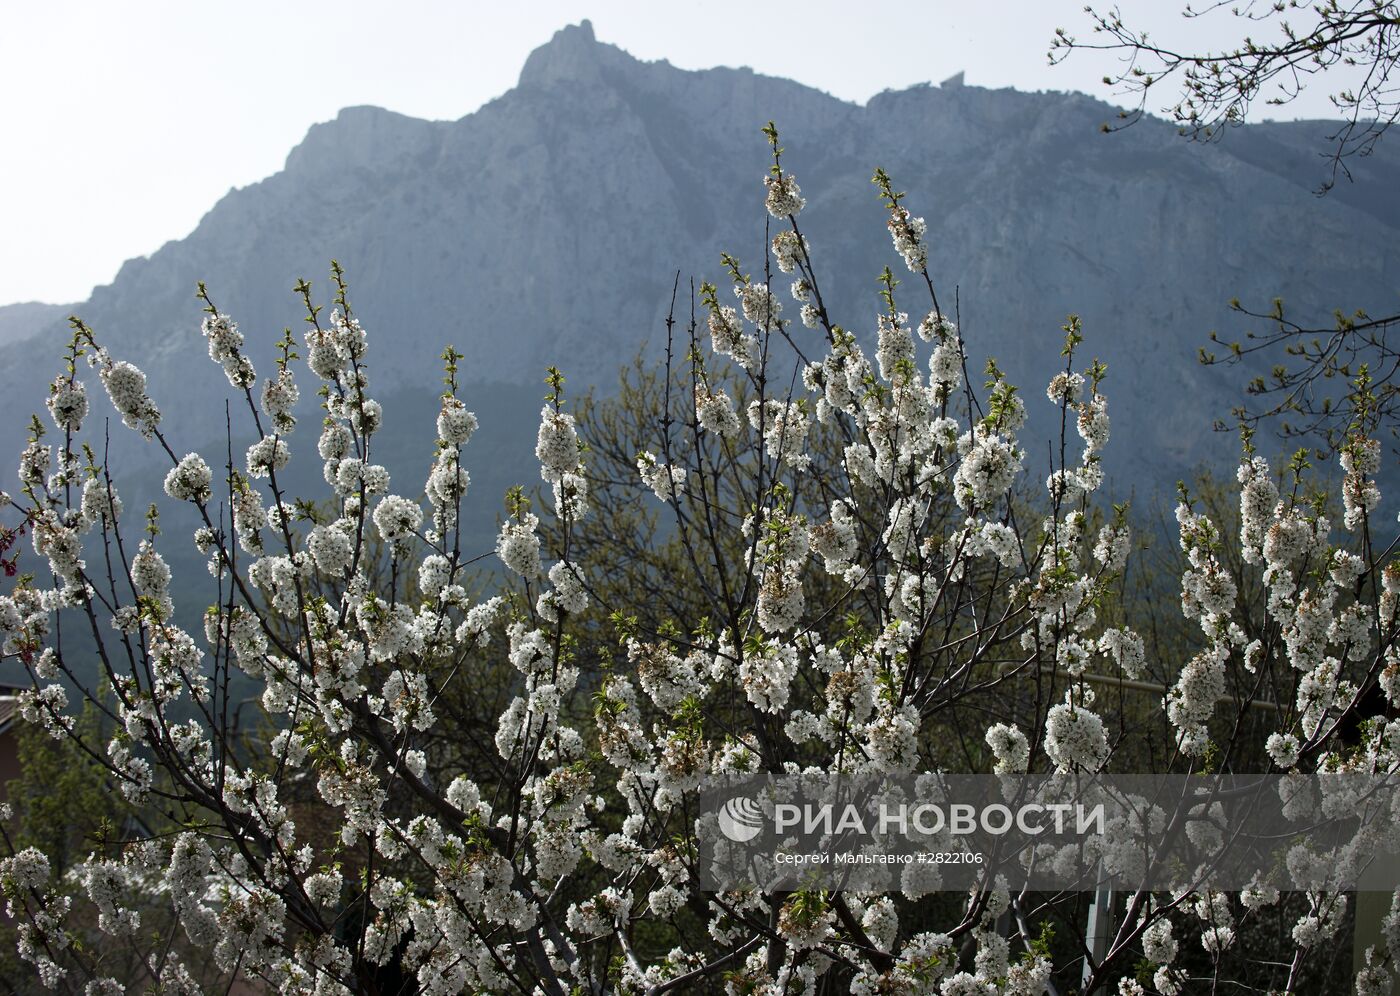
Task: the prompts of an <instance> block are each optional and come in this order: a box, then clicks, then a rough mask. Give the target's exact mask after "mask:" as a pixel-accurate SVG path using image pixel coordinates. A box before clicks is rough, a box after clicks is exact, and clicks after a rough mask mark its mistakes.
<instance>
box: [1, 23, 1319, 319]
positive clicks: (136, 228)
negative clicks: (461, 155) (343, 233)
mask: <svg viewBox="0 0 1400 996" xmlns="http://www.w3.org/2000/svg"><path fill="white" fill-rule="evenodd" d="M1119 6H1120V7H1121V8H1122V9H1123V11H1124V16H1125V19H1126V20H1129V21H1130V22H1132V23H1142V24H1144V25H1147V26H1151V27H1153V28H1154V30H1155V31H1156V33H1157V34H1158V36H1159V37H1160V38H1161V39H1162V40H1173V39H1176V38H1180V37H1182V36H1183V33H1184V32H1187V33H1186V34H1185V37H1187V38H1190V37H1193V35H1191V34H1190V33H1189V32H1191V31H1194V32H1195V34H1194V37H1195V38H1196V39H1197V41H1198V43H1199V40H1200V38H1201V37H1202V34H1203V33H1204V34H1206V35H1207V36H1209V35H1211V34H1217V33H1218V32H1222V31H1223V30H1224V29H1228V28H1230V27H1231V25H1229V24H1228V23H1221V24H1220V25H1219V27H1216V26H1215V25H1214V23H1212V24H1202V23H1200V22H1197V23H1196V24H1194V25H1193V26H1183V25H1182V24H1181V23H1180V18H1179V17H1178V15H1177V14H1176V13H1175V11H1176V10H1178V9H1179V8H1178V4H1177V3H1176V2H1174V0H1120V3H1119ZM870 11H875V12H874V13H871V12H870ZM584 17H587V18H590V19H591V20H592V22H593V26H594V30H595V31H596V33H597V36H598V39H599V40H600V41H604V42H611V43H613V44H616V45H619V46H621V47H622V48H624V49H626V50H627V51H628V52H631V53H632V54H633V55H635V56H637V57H638V58H641V59H662V58H664V59H668V60H669V61H670V62H671V63H673V64H674V65H677V66H681V67H683V68H686V69H699V68H705V67H709V66H716V65H727V66H744V65H746V66H751V67H753V68H754V69H755V70H757V71H758V72H761V73H767V74H770V75H774V76H785V77H789V78H791V79H795V80H797V81H799V82H801V83H805V84H808V85H811V86H815V87H818V88H820V89H823V90H826V91H828V92H830V93H832V94H835V95H836V96H838V97H842V98H845V99H847V100H853V101H862V102H863V101H865V100H867V99H869V98H870V97H871V96H872V95H873V94H875V93H878V92H880V91H881V90H884V89H891V88H893V89H898V88H903V87H907V86H909V85H911V84H913V83H918V82H922V81H933V82H938V81H941V80H943V79H945V78H946V77H948V76H950V75H952V74H953V73H956V72H958V71H959V70H965V71H966V73H967V82H968V83H969V84H973V85H978V86H992V87H997V86H1015V87H1017V88H1020V89H1025V90H1044V89H1053V90H1082V91H1085V92H1088V93H1092V94H1095V95H1097V96H1101V97H1105V98H1107V97H1109V96H1110V95H1111V94H1110V91H1109V90H1108V89H1107V88H1106V87H1104V86H1103V84H1102V82H1101V78H1102V77H1103V76H1104V75H1105V73H1108V72H1110V71H1111V70H1112V68H1113V62H1112V58H1113V57H1111V56H1108V55H1103V54H1100V53H1087V52H1085V53H1077V54H1076V55H1075V56H1074V57H1073V58H1071V59H1070V60H1069V62H1068V63H1066V64H1065V65H1062V66H1059V67H1055V68H1051V67H1050V66H1049V65H1048V64H1047V60H1046V51H1047V49H1048V46H1049V41H1050V38H1051V35H1052V33H1053V32H1054V29H1055V28H1056V27H1064V28H1066V29H1067V30H1069V31H1070V32H1071V33H1072V34H1073V33H1079V34H1080V35H1087V34H1088V33H1089V32H1088V21H1087V17H1086V15H1084V13H1083V12H1082V0H1071V2H1048V0H1001V2H998V3H969V2H945V0H937V2H934V0H924V2H903V0H885V2H883V3H880V4H879V5H877V6H873V7H871V8H865V6H864V5H859V4H856V3H852V2H850V0H831V2H827V0H786V2H780V3H756V2H753V0H742V2H694V0H692V2H689V3H686V4H680V3H664V2H656V0H651V2H620V0H617V2H594V3H566V2H558V0H528V2H518V3H513V4H506V3H490V4H484V3H483V4H477V3H465V2H461V3H447V2H412V0H400V2H399V3H395V4H392V5H390V4H388V3H385V2H383V0H335V2H321V0H296V2H292V3H287V2H285V0H275V2H264V0H241V2H239V3H236V4H235V3H232V2H225V3H221V4H216V3H188V2H173V0H172V2H163V0H132V2H124V3H117V2H113V0H92V2H81V3H80V2H63V0H45V2H41V3H18V2H12V3H7V4H5V5H4V6H3V7H0V94H3V96H2V97H0V101H2V102H3V103H0V107H3V114H4V118H3V126H2V127H3V135H4V139H3V142H4V146H3V152H0V304H4V303H7V302H12V301H24V300H46V301H55V302H76V301H80V300H82V299H84V298H86V297H87V295H88V293H89V291H90V290H91V289H92V287H93V286H94V285H96V284H101V283H107V282H109V281H110V280H111V279H112V278H113V277H114V276H115V275H116V272H117V268H118V267H119V266H120V265H121V262H122V261H123V260H125V259H127V258H129V257H133V256H141V255H146V254H149V253H151V252H153V251H155V250H156V249H158V248H159V247H160V246H161V245H162V244H163V243H164V242H166V241H167V240H170V239H177V238H182V237H184V236H185V235H187V234H189V232H190V231H191V230H192V229H193V228H194V226H195V225H196V224H197V223H198V221H199V219H200V217H201V216H202V215H203V214H204V213H205V212H206V211H207V210H208V209H209V208H210V207H212V206H213V204H214V202H215V201H216V200H217V199H218V198H219V197H221V196H222V195H223V194H225V193H226V192H227V191H228V190H229V189H230V188H231V187H236V186H243V185H246V184H248V183H251V182H253V181H255V180H259V179H261V178H263V177H265V176H267V175H269V174H271V173H274V172H276V171H277V170H278V169H280V168H281V167H282V164H283V161H284V160H285V158H286V155H287V152H288V151H289V150H290V149H291V148H292V147H293V146H294V145H295V144H296V143H297V142H298V141H300V140H301V138H302V136H303V135H304V134H305V133H306V130H307V128H308V127H309V126H310V125H311V124H313V123H315V122H317V121H324V120H327V119H329V118H333V117H334V116H335V114H336V112H337V111H338V110H339V109H340V108H342V107H345V106H348V105H353V104H375V105H378V106H381V107H387V108H390V109H392V110H395V111H400V112H403V113H405V114H411V115H414V116H417V117H424V118H438V119H455V118H459V117H461V116H462V115H464V114H467V113H470V112H471V111H473V110H475V109H476V108H477V107H479V106H480V105H481V104H482V103H484V102H485V101H487V100H489V99H491V98H492V97H495V96H498V95H499V94H501V93H503V92H505V91H506V90H508V89H510V88H511V87H512V86H513V85H514V84H515V80H516V77H517V75H518V74H519V71H520V67H521V65H522V64H523V63H524V61H525V57H526V56H527V55H528V54H529V53H530V51H531V50H532V49H534V48H535V47H536V46H538V45H540V44H543V43H544V42H546V41H548V40H549V38H550V36H551V35H552V34H553V33H554V31H555V30H556V29H558V28H559V27H561V26H563V25H564V24H568V23H573V22H576V21H578V20H580V19H582V18H584ZM1228 20H1229V17H1228V14H1226V15H1225V21H1228ZM1203 29H1207V30H1206V31H1205V32H1203ZM1219 37H1220V35H1217V40H1219ZM1286 111H1287V116H1290V117H1296V116H1311V117H1325V116H1328V112H1329V105H1328V104H1327V102H1326V97H1325V93H1324V92H1323V91H1322V90H1318V91H1317V92H1316V93H1312V94H1308V95H1307V99H1306V100H1305V101H1300V102H1299V103H1297V104H1295V105H1292V106H1290V107H1289V108H1287V109H1286Z"/></svg>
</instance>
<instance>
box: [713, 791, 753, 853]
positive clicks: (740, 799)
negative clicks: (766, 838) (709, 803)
mask: <svg viewBox="0 0 1400 996" xmlns="http://www.w3.org/2000/svg"><path fill="white" fill-rule="evenodd" d="M719 829H720V832H721V833H722V834H724V835H725V836H726V837H728V838H729V839H730V840H732V841H734V843H736V844H746V843H748V842H749V841H751V840H753V839H754V838H755V837H757V836H758V835H759V833H761V832H762V830H763V810H762V809H760V808H759V806H758V803H756V802H754V801H753V800H752V799H750V798H749V797H748V796H743V795H736V796H735V797H734V798H732V799H730V800H729V801H728V802H726V803H725V804H724V805H723V806H721V807H720V810H719Z"/></svg>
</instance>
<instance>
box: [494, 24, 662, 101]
mask: <svg viewBox="0 0 1400 996" xmlns="http://www.w3.org/2000/svg"><path fill="white" fill-rule="evenodd" d="M633 61H635V60H633V59H632V57H631V56H629V55H628V54H627V53H625V52H623V51H622V49H620V48H618V47H617V46H616V45H607V44H603V43H600V42H599V41H598V39H597V38H596V37H594V35H593V24H592V22H591V21H588V20H582V21H579V23H577V24H570V25H568V26H566V27H563V28H560V29H559V30H558V31H556V32H554V37H553V38H551V39H550V40H549V41H547V42H546V43H545V44H543V45H541V46H540V47H539V48H537V49H535V50H534V51H533V52H531V53H530V57H529V58H528V59H526V60H525V67H524V68H523V69H521V70H520V88H521V89H522V90H528V89H548V88H550V87H553V86H556V85H558V84H560V83H570V84H580V83H582V84H587V83H593V82H596V81H597V80H598V79H599V74H600V71H601V70H602V69H603V67H605V66H618V65H622V64H624V63H630V62H633Z"/></svg>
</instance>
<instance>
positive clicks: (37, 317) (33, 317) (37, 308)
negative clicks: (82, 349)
mask: <svg viewBox="0 0 1400 996" xmlns="http://www.w3.org/2000/svg"><path fill="white" fill-rule="evenodd" d="M71 311H72V306H71V305H67V304H43V303H41V302H39V301H24V302H22V303H20V304H6V305H0V344H8V343H11V342H22V341H24V340H26V339H32V338H33V337H34V336H36V335H38V334H39V333H40V332H43V331H45V330H47V329H51V328H52V327H53V326H54V323H56V322H59V323H61V322H62V320H63V319H64V318H66V317H67V316H68V314H69V313H70V312H71ZM60 348H61V344H60ZM55 355H57V354H55Z"/></svg>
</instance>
